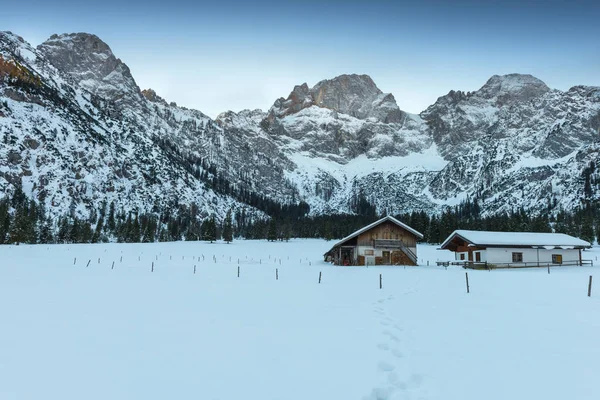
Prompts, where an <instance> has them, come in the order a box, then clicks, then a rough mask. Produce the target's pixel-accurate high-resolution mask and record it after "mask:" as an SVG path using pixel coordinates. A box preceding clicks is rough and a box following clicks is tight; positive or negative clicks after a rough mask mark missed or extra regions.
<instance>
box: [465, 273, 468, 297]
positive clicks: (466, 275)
mask: <svg viewBox="0 0 600 400" xmlns="http://www.w3.org/2000/svg"><path fill="white" fill-rule="evenodd" d="M465 278H466V279H467V293H469V273H468V272H465Z"/></svg>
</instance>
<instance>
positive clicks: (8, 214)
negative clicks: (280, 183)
mask: <svg viewBox="0 0 600 400" xmlns="http://www.w3.org/2000/svg"><path fill="white" fill-rule="evenodd" d="M72 208H73V209H71V210H69V212H68V213H67V214H65V215H63V216H60V217H59V218H52V217H51V216H50V215H48V213H47V212H46V210H45V209H44V207H43V206H41V205H40V204H39V203H37V202H35V201H34V200H31V199H29V198H28V197H27V196H26V195H25V194H24V193H23V191H22V190H21V189H20V188H17V190H16V191H15V193H14V194H13V195H12V196H10V197H6V198H4V199H2V200H0V243H2V244H9V243H29V244H34V243H98V242H110V241H116V242H120V243H135V242H145V243H149V242H156V241H161V242H163V241H177V240H189V241H198V240H202V241H208V242H214V241H216V240H221V239H223V240H225V241H228V242H230V241H232V240H234V239H267V240H270V241H277V240H288V239H290V238H324V239H327V240H331V239H339V238H342V237H344V236H347V235H349V234H350V233H352V232H354V231H356V230H357V229H360V228H361V227H363V226H365V225H367V224H369V223H371V222H373V221H375V220H377V219H378V218H380V217H381V215H378V214H377V212H376V210H375V207H373V206H372V205H370V204H369V203H368V201H366V200H365V199H364V198H362V197H360V196H358V197H357V198H356V199H355V201H354V203H353V211H354V212H355V214H353V215H347V214H346V215H321V216H308V212H309V208H308V205H307V204H306V203H301V204H300V205H291V206H290V205H287V206H282V205H275V204H274V203H272V202H270V203H269V207H268V209H269V211H270V214H268V215H269V218H265V219H259V220H252V219H251V218H248V217H247V215H246V212H245V210H243V209H242V211H241V212H233V211H231V210H230V211H229V212H228V213H227V216H226V217H225V219H224V220H223V221H218V220H216V219H215V217H214V216H210V217H208V218H204V219H201V218H200V216H199V212H198V207H197V206H196V205H194V204H192V205H190V206H187V205H180V206H179V207H178V209H176V210H171V209H169V210H159V212H157V213H134V212H124V211H122V210H116V209H115V205H114V203H111V204H102V205H100V207H98V210H96V211H95V212H92V213H91V215H90V217H89V218H87V219H80V218H77V217H76V216H75V213H74V207H72ZM266 208H267V207H265V209H266ZM394 217H396V218H397V219H399V220H400V221H403V222H404V223H406V224H408V225H410V226H411V227H413V228H414V229H416V230H418V231H419V232H421V233H423V235H424V238H423V242H427V243H441V242H442V241H443V240H444V239H445V238H446V237H447V236H448V235H449V234H450V233H452V231H454V230H455V229H475V230H491V231H524V232H552V231H554V232H562V233H567V234H569V235H573V236H576V237H580V238H582V239H584V240H587V241H589V242H594V241H596V240H597V239H599V238H600V203H595V202H589V203H585V204H583V205H582V206H581V207H580V208H578V209H576V210H572V211H567V210H564V211H560V212H558V213H556V214H551V213H546V214H539V215H529V214H528V213H527V212H525V211H524V210H514V211H513V212H510V213H505V214H500V215H492V216H487V215H486V216H483V215H482V213H481V208H480V206H479V202H478V201H477V199H473V200H471V199H468V200H466V201H464V202H463V203H461V204H460V205H458V206H456V207H453V208H447V209H446V210H445V211H444V212H442V213H441V214H434V215H428V214H426V213H425V212H412V213H406V214H400V215H394Z"/></svg>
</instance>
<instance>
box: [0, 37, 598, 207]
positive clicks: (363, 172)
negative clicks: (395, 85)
mask: <svg viewBox="0 0 600 400" xmlns="http://www.w3.org/2000/svg"><path fill="white" fill-rule="evenodd" d="M599 139H600V88H599V87H585V86H576V87H573V88H571V89H570V90H568V91H566V92H562V91H559V90H555V89H550V88H548V87H547V86H546V85H545V84H544V83H543V82H542V81H540V80H539V79H537V78H535V77H533V76H530V75H520V74H511V75H504V76H493V77H492V78H490V79H489V80H488V81H487V82H486V83H485V84H484V85H483V86H482V87H481V89H479V90H477V91H475V92H470V93H465V92H461V91H451V92H450V93H448V94H447V95H445V96H442V97H440V98H439V99H438V100H437V101H436V102H435V103H434V104H433V105H431V106H430V107H428V108H427V109H426V110H425V111H423V112H422V113H420V114H419V115H414V114H409V113H406V112H404V111H402V110H400V109H399V107H398V105H397V104H396V101H395V99H394V96H393V95H392V94H390V93H383V92H382V91H381V90H380V89H379V88H378V87H377V86H376V84H375V83H374V82H373V80H372V79H371V78H370V77H369V76H367V75H342V76H338V77H335V78H333V79H329V80H323V81H321V82H318V83H317V84H316V85H314V86H313V87H309V86H308V85H307V84H306V83H305V84H302V85H299V86H296V87H294V88H293V90H292V91H291V93H290V94H289V96H288V97H287V98H280V99H277V100H276V101H275V102H274V104H273V106H272V107H271V108H270V109H269V110H267V111H266V112H265V111H261V110H243V111H240V112H238V113H235V112H232V111H227V112H224V113H222V114H220V115H219V116H218V117H217V118H216V119H215V120H212V119H211V118H209V117H208V116H206V115H204V114H203V113H201V112H200V111H196V110H190V109H186V108H183V107H178V106H177V105H176V104H174V103H170V104H169V103H167V101H165V100H163V99H162V98H161V97H160V96H159V95H158V94H156V93H155V92H154V91H153V90H151V89H148V90H140V88H139V87H138V85H137V84H136V82H135V80H134V78H133V76H132V75H131V73H130V71H129V68H128V67H127V65H125V64H124V63H123V62H122V61H121V60H120V59H118V58H116V56H115V55H114V54H113V53H112V51H111V50H110V48H109V47H108V45H107V44H105V43H104V42H102V40H100V39H99V38H98V37H96V36H94V35H91V34H86V33H77V34H64V35H53V36H52V37H51V38H50V39H48V40H47V41H46V42H44V43H42V44H41V45H40V46H38V47H37V48H34V47H32V46H31V45H29V44H28V43H27V42H25V41H24V40H23V39H22V38H20V37H19V36H16V35H14V34H12V33H9V32H4V33H0V140H1V142H2V145H1V146H0V193H10V192H11V191H12V190H14V187H15V185H16V184H19V183H20V184H22V186H23V188H24V190H25V192H26V193H27V194H29V195H31V196H33V197H35V198H37V199H39V200H40V201H41V202H43V203H45V205H46V207H47V208H48V209H52V210H55V211H56V212H57V213H61V212H63V213H64V212H65V210H69V209H71V210H73V209H74V210H75V212H76V213H77V214H79V215H82V216H85V215H87V214H88V213H89V212H90V211H91V210H93V209H94V208H95V207H97V206H98V205H99V204H101V203H103V202H115V203H116V205H117V207H119V208H121V209H125V210H138V211H152V210H153V209H155V208H157V207H164V206H166V207H176V206H177V205H178V204H191V203H195V204H197V205H198V206H199V208H200V210H201V213H202V214H203V215H209V214H212V213H215V214H217V216H218V217H222V216H223V215H224V213H226V212H227V210H229V209H234V210H239V209H241V208H245V209H246V210H247V211H248V212H249V213H254V214H255V215H264V214H263V211H261V210H259V209H258V208H255V207H253V206H250V205H248V201H247V198H248V193H252V194H256V195H260V196H263V197H264V198H266V199H271V200H274V201H277V202H279V203H281V204H293V203H298V202H300V201H304V202H306V203H308V204H309V205H310V210H311V211H310V213H311V214H313V215H317V214H328V213H339V212H352V204H353V200H355V199H356V198H357V197H364V198H366V199H367V200H369V201H370V202H371V203H372V204H374V205H376V206H377V208H378V209H379V211H383V210H384V209H385V210H387V211H388V212H390V213H398V212H409V211H412V210H425V211H427V212H437V211H441V210H442V209H443V208H444V207H445V206H447V205H454V204H457V203H459V202H460V201H462V200H464V199H466V198H467V197H470V198H475V197H476V198H478V199H479V202H480V205H481V206H482V209H483V210H484V212H485V213H490V214H491V213H497V212H503V211H509V210H512V209H515V208H519V207H523V208H525V209H527V210H531V211H542V210H547V209H548V208H549V207H550V208H554V209H557V208H558V207H563V208H571V207H573V206H576V205H579V204H580V203H581V201H582V200H584V199H589V198H596V197H597V196H598V193H600V192H598V191H597V190H596V180H597V179H596V172H595V165H597V164H598V160H599V159H600V142H599Z"/></svg>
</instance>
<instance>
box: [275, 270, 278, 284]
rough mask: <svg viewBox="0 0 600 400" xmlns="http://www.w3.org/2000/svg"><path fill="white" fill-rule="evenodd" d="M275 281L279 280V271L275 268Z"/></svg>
mask: <svg viewBox="0 0 600 400" xmlns="http://www.w3.org/2000/svg"><path fill="white" fill-rule="evenodd" d="M275 280H276V281H278V280H279V270H278V269H277V268H275Z"/></svg>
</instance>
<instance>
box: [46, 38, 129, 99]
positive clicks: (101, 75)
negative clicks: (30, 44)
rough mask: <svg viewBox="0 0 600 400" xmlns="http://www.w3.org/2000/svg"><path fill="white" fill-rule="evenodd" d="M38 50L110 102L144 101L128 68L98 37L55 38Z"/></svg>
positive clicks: (79, 82)
mask: <svg viewBox="0 0 600 400" xmlns="http://www.w3.org/2000/svg"><path fill="white" fill-rule="evenodd" d="M37 50H38V51H39V52H40V53H41V54H42V55H43V56H44V57H45V58H46V59H47V60H48V62H49V63H50V64H52V66H53V67H55V68H56V69H57V70H58V71H60V72H61V73H62V74H64V75H66V76H68V77H69V78H71V80H72V81H73V82H74V83H75V84H77V85H78V86H81V87H82V88H83V89H85V90H87V91H89V92H91V93H92V94H95V95H98V96H100V97H103V98H105V99H107V100H110V101H122V100H129V101H141V93H140V89H139V88H138V86H137V84H136V83H135V80H134V79H133V77H132V76H131V72H130V71H129V68H128V67H127V65H125V64H124V63H123V62H122V61H121V60H119V59H118V58H116V57H115V56H114V54H113V52H112V51H111V49H110V47H108V45H107V44H106V43H104V42H103V41H102V40H100V38H98V37H97V36H96V35H90V34H88V33H71V34H63V35H52V36H51V37H50V39H48V40H47V41H45V42H44V43H42V44H41V45H39V46H38V48H37Z"/></svg>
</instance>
